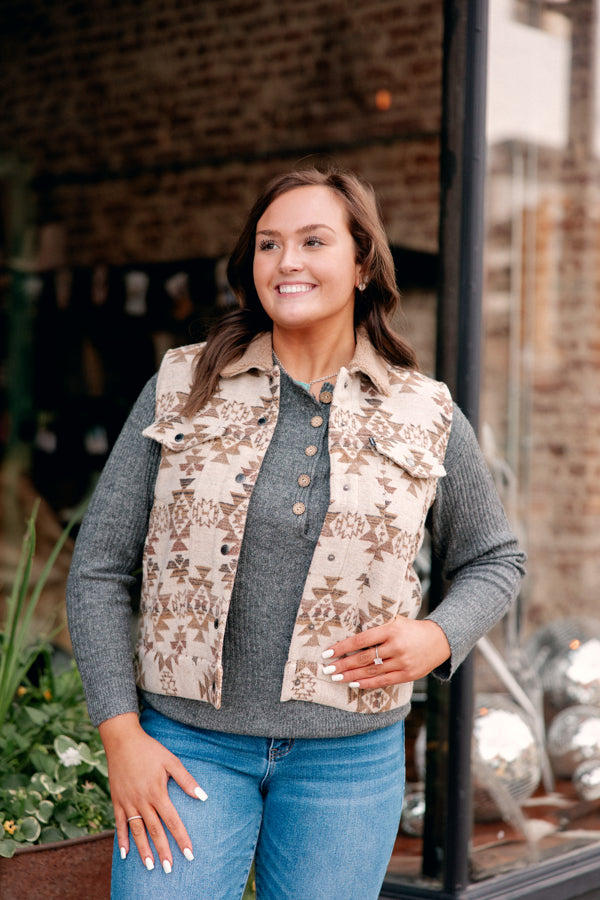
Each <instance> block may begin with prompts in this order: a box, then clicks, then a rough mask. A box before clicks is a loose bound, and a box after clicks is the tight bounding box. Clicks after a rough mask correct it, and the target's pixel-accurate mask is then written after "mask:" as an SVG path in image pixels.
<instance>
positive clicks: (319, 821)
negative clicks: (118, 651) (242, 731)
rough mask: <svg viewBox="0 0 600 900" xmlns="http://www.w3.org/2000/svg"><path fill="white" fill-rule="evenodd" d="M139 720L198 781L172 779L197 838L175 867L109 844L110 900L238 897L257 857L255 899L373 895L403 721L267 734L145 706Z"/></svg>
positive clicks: (396, 805)
mask: <svg viewBox="0 0 600 900" xmlns="http://www.w3.org/2000/svg"><path fill="white" fill-rule="evenodd" d="M142 725H143V727H144V728H145V730H146V731H147V732H148V733H149V734H150V735H152V737H154V738H156V739H157V740H159V741H160V742H161V743H162V744H164V745H165V746H166V747H167V748H168V749H169V750H171V751H172V752H173V753H175V754H176V755H177V756H178V757H179V758H180V759H181V761H182V762H183V764H184V765H185V766H186V768H187V769H188V770H189V771H190V772H191V773H192V775H193V776H194V777H195V778H196V780H197V781H198V784H200V785H201V786H202V788H204V790H205V791H206V793H207V794H208V800H206V801H205V802H204V803H203V802H200V801H198V800H194V799H192V798H190V797H188V796H187V794H185V793H184V792H183V791H182V790H181V789H180V788H179V786H178V785H177V784H176V783H175V782H174V781H173V779H170V781H169V792H170V795H171V798H172V800H173V803H174V805H175V806H176V807H177V810H178V812H179V814H180V816H181V818H182V820H183V821H184V824H185V825H186V828H187V829H188V833H189V835H190V837H191V839H192V842H193V851H194V857H195V858H194V860H193V861H192V862H188V861H187V860H186V859H185V858H184V857H183V855H182V854H181V852H180V850H179V848H178V847H177V845H176V844H175V843H174V842H173V841H172V840H171V844H172V851H173V871H172V872H171V873H170V874H168V875H166V874H165V873H164V872H163V870H162V868H161V866H160V863H158V864H157V865H156V866H155V868H154V869H153V871H151V872H148V871H147V870H146V868H145V867H144V865H143V864H142V862H141V860H140V858H139V854H138V852H137V849H136V847H135V844H134V843H133V841H131V848H130V851H129V856H128V857H127V859H126V860H122V859H121V857H120V855H119V849H118V847H117V846H116V842H115V853H114V856H113V869H112V894H111V897H112V900H135V898H140V900H141V898H144V900H169V898H173V900H175V898H177V900H192V898H193V900H240V898H241V896H242V894H243V891H244V887H245V884H246V880H247V877H248V872H249V870H250V866H251V863H252V860H253V859H255V874H256V891H257V900H321V898H322V900H376V898H377V897H378V895H379V890H380V888H381V884H382V882H383V879H384V876H385V872H386V868H387V864H388V862H389V859H390V855H391V852H392V849H393V846H394V839H395V837H396V833H397V830H398V825H399V821H400V812H401V808H402V798H403V793H404V723H403V722H398V723H397V724H395V725H390V726H388V727H386V728H382V729H379V730H377V731H372V732H369V733H367V734H362V735H357V736H352V737H344V738H322V739H321V738H319V739H312V740H307V739H301V740H275V739H273V740H270V739H268V738H259V737H248V736H245V735H236V734H226V733H222V732H218V731H207V730H204V729H196V728H190V727H189V726H186V725H181V724H179V723H178V722H174V721H172V720H171V719H168V718H165V717H164V716H162V715H160V714H159V713H157V712H155V711H154V710H149V709H147V710H145V711H144V712H143V714H142Z"/></svg>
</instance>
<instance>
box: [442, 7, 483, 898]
mask: <svg viewBox="0 0 600 900" xmlns="http://www.w3.org/2000/svg"><path fill="white" fill-rule="evenodd" d="M487 14H488V3H487V0H467V22H466V29H467V32H466V61H465V66H466V67H465V82H464V83H465V105H464V131H463V148H462V203H461V221H460V252H459V258H460V274H459V306H458V353H457V357H458V358H457V363H458V370H457V380H456V385H457V387H456V401H457V403H458V405H459V406H460V407H461V409H462V410H463V412H464V413H465V415H466V416H467V418H468V419H469V420H470V422H471V424H472V425H473V428H474V429H475V431H477V428H478V424H479V387H480V375H481V292H482V280H483V240H484V220H483V200H484V185H485V147H486V135H485V100H486V80H487V79H486V73H487V21H488V15H487ZM472 729H473V659H472V656H469V658H468V659H467V660H465V662H464V663H463V664H462V666H461V667H460V669H459V670H458V671H457V673H456V675H455V676H454V678H453V680H452V683H451V688H450V716H449V748H448V774H449V778H448V818H447V828H446V848H445V854H444V887H445V889H446V891H448V893H450V894H452V895H453V896H458V892H460V891H462V890H464V889H465V888H466V887H467V885H468V883H469V849H470V839H471V828H472V804H471V793H472V792H471V737H472Z"/></svg>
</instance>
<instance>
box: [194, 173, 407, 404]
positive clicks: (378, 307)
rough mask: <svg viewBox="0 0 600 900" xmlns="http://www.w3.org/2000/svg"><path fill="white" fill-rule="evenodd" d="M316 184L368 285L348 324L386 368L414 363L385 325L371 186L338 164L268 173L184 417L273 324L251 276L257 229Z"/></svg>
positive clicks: (390, 277)
mask: <svg viewBox="0 0 600 900" xmlns="http://www.w3.org/2000/svg"><path fill="white" fill-rule="evenodd" d="M312 186H322V187H327V188H329V189H330V190H332V191H334V192H335V193H336V194H337V196H339V197H340V198H341V199H342V200H343V202H344V205H345V207H346V211H347V215H348V228H349V231H350V233H351V235H352V237H353V238H354V243H355V244H356V261H357V262H358V263H359V264H360V266H361V269H362V273H363V276H364V281H366V282H367V287H366V288H365V290H364V291H356V298H355V305H354V325H355V327H357V326H358V325H363V326H364V327H365V329H366V331H367V334H368V336H369V339H370V341H371V343H372V344H373V346H374V348H375V349H376V350H377V352H378V353H379V354H380V355H381V356H382V357H383V358H384V359H386V360H387V361H388V362H390V363H392V365H397V366H403V367H405V368H410V369H415V368H417V359H416V356H415V352H414V350H413V349H412V347H411V346H410V345H409V344H407V343H406V342H405V341H403V340H402V338H400V337H398V335H397V334H395V333H394V331H393V330H392V328H391V326H390V324H389V320H390V317H391V316H392V314H393V312H394V310H395V309H396V307H397V306H398V304H399V302H400V294H399V292H398V286H397V284H396V274H395V271H394V261H393V259H392V254H391V251H390V248H389V245H388V242H387V237H386V234H385V229H384V227H383V223H382V221H381V217H380V215H379V211H378V209H377V201H376V199H375V194H374V191H373V188H372V187H371V185H369V184H367V183H366V182H362V181H360V180H359V179H358V178H357V177H356V175H354V174H352V173H350V172H343V171H341V170H339V169H328V170H326V171H321V170H319V169H316V168H307V169H297V170H294V171H292V172H288V173H287V174H285V175H280V176H279V177H277V178H274V179H273V180H272V181H271V182H269V184H268V185H267V186H266V188H265V189H264V190H263V192H262V193H261V194H260V196H259V197H258V199H257V200H256V202H255V204H254V206H253V207H252V209H251V210H250V212H249V214H248V218H247V220H246V224H245V225H244V227H243V228H242V231H241V234H240V236H239V238H238V241H237V244H236V246H235V248H234V250H233V253H232V254H231V258H230V260H229V264H228V266H227V277H228V279H229V284H230V285H231V287H232V289H233V292H234V293H235V295H236V297H237V300H238V303H239V309H236V310H233V311H232V312H229V313H227V314H226V315H225V316H223V318H222V319H220V321H219V322H218V323H217V325H216V326H215V327H214V328H212V329H211V331H210V332H209V334H208V337H207V340H206V345H205V347H204V349H203V350H202V352H201V353H200V354H199V355H198V359H197V361H196V364H195V369H194V378H193V383H192V389H191V392H190V396H189V398H188V401H187V403H186V405H185V407H184V410H183V413H184V415H193V414H194V413H195V412H197V411H198V410H199V409H201V408H202V407H203V406H204V405H205V404H206V403H207V402H208V400H209V399H210V398H211V397H212V395H213V394H214V392H215V391H216V389H217V385H218V382H219V375H220V372H221V371H222V369H223V368H224V367H225V366H226V365H228V364H229V363H231V362H233V361H234V360H236V359H238V357H240V356H241V355H242V353H243V352H244V351H245V350H246V348H247V347H248V344H249V343H250V341H251V340H252V339H253V338H255V337H256V336H257V335H258V334H260V333H261V332H264V331H271V329H272V326H273V323H272V321H271V319H270V318H269V316H268V315H267V314H266V313H265V311H264V309H263V307H262V304H261V302H260V300H259V298H258V294H257V293H256V287H255V285H254V277H253V265H254V246H255V238H256V226H257V223H258V221H259V219H260V218H261V216H262V215H263V213H264V212H265V210H266V209H267V208H268V207H269V206H270V205H271V203H273V201H274V200H276V199H277V197H280V196H281V195H282V194H285V193H287V192H288V191H292V190H294V189H295V188H299V187H312Z"/></svg>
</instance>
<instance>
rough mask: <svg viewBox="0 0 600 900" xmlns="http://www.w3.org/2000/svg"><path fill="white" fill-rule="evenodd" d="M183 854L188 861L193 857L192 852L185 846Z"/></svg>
mask: <svg viewBox="0 0 600 900" xmlns="http://www.w3.org/2000/svg"><path fill="white" fill-rule="evenodd" d="M183 855H184V856H185V858H186V859H187V860H188V862H191V861H192V860H193V858H194V854H193V853H192V851H191V850H190V848H189V847H185V849H184V851H183Z"/></svg>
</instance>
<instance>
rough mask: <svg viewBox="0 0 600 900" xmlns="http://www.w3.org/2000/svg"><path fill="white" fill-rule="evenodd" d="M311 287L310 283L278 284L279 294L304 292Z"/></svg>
mask: <svg viewBox="0 0 600 900" xmlns="http://www.w3.org/2000/svg"><path fill="white" fill-rule="evenodd" d="M311 289H312V285H311V284H280V285H279V293H280V294H305V293H306V292H307V291H310V290H311Z"/></svg>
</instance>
